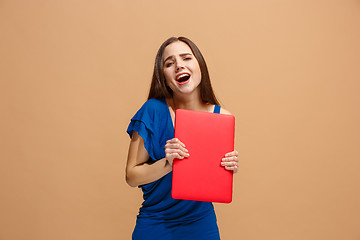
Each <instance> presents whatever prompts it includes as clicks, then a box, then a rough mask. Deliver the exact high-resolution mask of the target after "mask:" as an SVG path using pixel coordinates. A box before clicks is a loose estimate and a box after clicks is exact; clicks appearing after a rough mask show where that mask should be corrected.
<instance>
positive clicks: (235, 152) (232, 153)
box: [225, 150, 239, 157]
mask: <svg viewBox="0 0 360 240" xmlns="http://www.w3.org/2000/svg"><path fill="white" fill-rule="evenodd" d="M238 155H239V153H238V151H236V150H235V151H232V152H229V153H227V154H225V157H231V156H238Z"/></svg>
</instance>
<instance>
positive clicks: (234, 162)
mask: <svg viewBox="0 0 360 240" xmlns="http://www.w3.org/2000/svg"><path fill="white" fill-rule="evenodd" d="M238 155H239V153H238V151H236V150H235V151H233V152H229V153H227V154H225V157H224V158H223V159H222V160H221V166H223V167H225V169H226V170H229V171H233V173H237V171H238V167H239V158H238Z"/></svg>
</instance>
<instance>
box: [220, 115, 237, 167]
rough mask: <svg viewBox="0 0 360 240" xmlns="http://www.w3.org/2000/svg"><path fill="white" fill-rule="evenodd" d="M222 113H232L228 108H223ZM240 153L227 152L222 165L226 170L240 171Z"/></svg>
mask: <svg viewBox="0 0 360 240" xmlns="http://www.w3.org/2000/svg"><path fill="white" fill-rule="evenodd" d="M220 114H228V115H232V114H231V113H230V112H229V111H228V110H226V109H224V108H221V109H220ZM238 156H239V153H238V151H236V150H235V151H232V152H229V153H226V154H225V157H224V158H223V159H221V166H223V167H225V169H226V170H229V171H233V173H237V172H238V168H239V158H238Z"/></svg>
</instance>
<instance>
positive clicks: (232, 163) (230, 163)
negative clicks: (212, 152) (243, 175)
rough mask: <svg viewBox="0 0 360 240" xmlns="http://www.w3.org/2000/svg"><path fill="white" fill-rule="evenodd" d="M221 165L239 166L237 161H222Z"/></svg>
mask: <svg viewBox="0 0 360 240" xmlns="http://www.w3.org/2000/svg"><path fill="white" fill-rule="evenodd" d="M221 166H225V167H234V166H239V165H238V163H236V162H222V163H221Z"/></svg>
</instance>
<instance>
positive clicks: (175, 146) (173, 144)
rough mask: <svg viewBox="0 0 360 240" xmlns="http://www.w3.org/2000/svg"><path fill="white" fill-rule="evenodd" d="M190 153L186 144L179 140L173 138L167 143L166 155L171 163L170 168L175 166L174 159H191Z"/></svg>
mask: <svg viewBox="0 0 360 240" xmlns="http://www.w3.org/2000/svg"><path fill="white" fill-rule="evenodd" d="M188 152H189V151H188V150H187V149H186V148H185V144H184V143H182V142H181V141H180V140H179V139H177V138H173V139H170V140H168V141H166V144H165V154H166V161H168V162H169V164H170V166H172V165H173V161H174V158H178V159H183V158H185V157H189V156H190V155H189V153H188Z"/></svg>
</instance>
